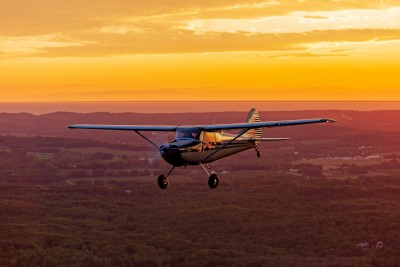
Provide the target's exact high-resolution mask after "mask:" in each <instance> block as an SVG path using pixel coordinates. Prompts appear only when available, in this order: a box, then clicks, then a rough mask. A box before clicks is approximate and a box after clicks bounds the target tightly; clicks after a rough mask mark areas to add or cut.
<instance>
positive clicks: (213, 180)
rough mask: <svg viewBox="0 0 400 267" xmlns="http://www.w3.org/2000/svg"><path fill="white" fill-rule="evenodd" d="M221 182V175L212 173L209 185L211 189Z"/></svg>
mask: <svg viewBox="0 0 400 267" xmlns="http://www.w3.org/2000/svg"><path fill="white" fill-rule="evenodd" d="M218 184H219V177H218V175H216V174H215V173H213V174H211V175H210V177H209V178H208V186H209V187H210V188H211V189H215V188H217V187H218Z"/></svg>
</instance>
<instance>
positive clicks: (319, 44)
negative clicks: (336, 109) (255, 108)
mask: <svg viewBox="0 0 400 267" xmlns="http://www.w3.org/2000/svg"><path fill="white" fill-rule="evenodd" d="M0 25H1V27H0V90H1V94H0V96H1V99H0V101H1V102H19V101H141V100H147V101H149V100H151V101H154V100H155V101H163V100H175V101H176V100H178V101H186V100H400V0H392V1H390V0H380V1H379V0H364V1H356V0H351V1H350V0H297V1H295V0H292V1H287V0H271V1H251V0H250V1H241V0H212V1H210V0H174V1H160V0H155V1H138V0H136V1H135V0H131V1H128V0H113V1H111V0H86V1H81V0H68V1H67V0H58V1H54V0H35V1H31V0H13V1H3V2H2V3H1V5H0Z"/></svg>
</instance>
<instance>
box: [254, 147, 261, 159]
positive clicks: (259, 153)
mask: <svg viewBox="0 0 400 267" xmlns="http://www.w3.org/2000/svg"><path fill="white" fill-rule="evenodd" d="M254 148H255V150H256V152H257V158H259V157H261V152H260V150H258V148H257V147H256V146H255V147H254Z"/></svg>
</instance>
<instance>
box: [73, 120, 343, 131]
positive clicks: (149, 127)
mask: <svg viewBox="0 0 400 267" xmlns="http://www.w3.org/2000/svg"><path fill="white" fill-rule="evenodd" d="M321 122H328V123H331V122H336V121H335V120H333V119H303V120H288V121H268V122H257V123H231V124H214V125H197V126H193V127H199V128H202V129H203V130H205V131H220V130H234V129H254V128H264V127H267V128H272V127H281V126H291V125H301V124H311V123H321ZM178 127H179V126H172V125H98V124H74V125H70V126H68V128H70V129H95V130H120V131H151V132H157V131H160V132H166V131H176V129H177V128H178ZM184 127H191V126H184Z"/></svg>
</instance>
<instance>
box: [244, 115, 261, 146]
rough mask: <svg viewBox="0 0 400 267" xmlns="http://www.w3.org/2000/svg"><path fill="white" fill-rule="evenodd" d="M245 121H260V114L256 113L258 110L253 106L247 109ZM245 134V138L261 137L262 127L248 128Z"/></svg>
mask: <svg viewBox="0 0 400 267" xmlns="http://www.w3.org/2000/svg"><path fill="white" fill-rule="evenodd" d="M247 122H248V123H255V122H261V120H260V115H258V112H257V110H256V109H255V108H252V109H251V110H250V111H249V114H248V115H247ZM245 136H246V137H247V138H254V139H261V138H262V129H261V128H255V129H250V130H249V131H248V132H247V133H246V134H245ZM257 143H258V142H257Z"/></svg>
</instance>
